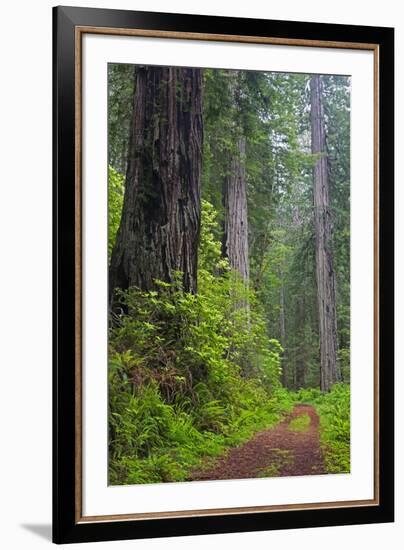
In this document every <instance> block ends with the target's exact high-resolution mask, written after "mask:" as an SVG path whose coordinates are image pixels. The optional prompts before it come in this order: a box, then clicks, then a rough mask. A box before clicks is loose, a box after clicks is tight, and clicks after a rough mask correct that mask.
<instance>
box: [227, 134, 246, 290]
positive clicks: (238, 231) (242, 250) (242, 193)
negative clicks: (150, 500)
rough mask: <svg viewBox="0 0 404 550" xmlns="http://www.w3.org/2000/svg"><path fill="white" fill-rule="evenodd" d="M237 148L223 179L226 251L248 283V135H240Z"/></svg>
mask: <svg viewBox="0 0 404 550" xmlns="http://www.w3.org/2000/svg"><path fill="white" fill-rule="evenodd" d="M237 149H238V150H237V151H236V152H235V153H234V154H232V155H231V158H230V163H229V171H228V174H227V175H226V177H225V179H224V183H223V204H224V234H223V255H224V256H226V257H227V258H228V259H229V264H230V267H231V268H232V269H234V270H235V271H238V273H239V274H240V275H241V278H242V280H243V281H244V282H245V283H246V284H247V283H248V279H249V263H248V219H247V193H246V180H245V138H244V137H240V138H239V139H238V143H237Z"/></svg>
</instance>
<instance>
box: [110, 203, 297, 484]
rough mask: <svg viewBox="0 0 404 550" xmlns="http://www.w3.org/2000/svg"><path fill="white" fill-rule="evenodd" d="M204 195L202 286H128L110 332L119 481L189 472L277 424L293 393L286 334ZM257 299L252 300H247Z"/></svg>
mask: <svg viewBox="0 0 404 550" xmlns="http://www.w3.org/2000/svg"><path fill="white" fill-rule="evenodd" d="M217 228H218V225H217V221H216V213H215V211H214V209H213V207H212V206H211V205H210V204H209V203H206V202H204V203H203V210H202V232H201V239H200V250H199V269H198V293H197V294H196V295H193V294H190V293H187V292H184V291H183V288H182V282H181V280H182V278H181V273H178V274H177V275H176V277H175V278H174V281H173V283H170V284H168V283H166V282H163V281H155V284H156V287H155V289H154V290H151V291H149V292H143V291H140V290H139V289H136V288H131V289H129V290H128V291H127V292H121V293H120V294H118V296H119V300H120V302H121V304H120V305H121V308H120V310H118V311H120V313H117V314H116V313H114V314H112V315H111V328H110V332H109V386H108V387H109V481H110V483H111V484H119V485H121V484H135V483H153V482H170V481H185V480H187V479H189V477H190V475H191V472H192V470H193V468H197V467H199V466H201V465H202V464H203V463H204V462H205V461H206V460H207V459H209V457H215V456H218V455H220V454H221V453H223V452H225V450H226V449H227V448H228V447H232V446H236V445H239V444H241V443H243V442H244V441H246V440H248V439H249V438H250V437H251V436H252V435H253V434H254V433H255V432H256V431H258V430H261V429H263V428H267V427H271V426H273V425H274V424H276V423H277V422H278V421H279V420H280V419H281V418H282V415H283V414H284V413H285V412H288V411H290V410H291V408H292V406H293V400H292V399H291V398H290V395H289V394H288V392H287V391H286V390H284V389H282V388H281V386H280V382H279V376H280V354H281V353H282V348H281V346H280V344H279V342H278V341H277V340H275V339H271V338H269V337H268V335H267V326H266V323H265V319H264V316H263V313H262V312H261V310H260V307H259V304H258V301H257V299H256V296H255V294H254V292H253V291H252V290H251V289H248V288H246V287H245V285H244V284H243V283H242V281H241V280H239V279H238V278H237V275H236V274H235V273H233V272H231V271H230V269H229V267H228V264H227V262H226V261H225V260H223V258H222V257H221V245H220V241H219V240H218V239H217V238H215V233H216V232H217ZM246 303H248V307H245V304H246Z"/></svg>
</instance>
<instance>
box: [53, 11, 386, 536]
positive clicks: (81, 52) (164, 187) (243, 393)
mask: <svg viewBox="0 0 404 550" xmlns="http://www.w3.org/2000/svg"><path fill="white" fill-rule="evenodd" d="M393 68H394V31H393V29H390V28H376V27H361V26H347V25H331V24H320V23H303V22H289V21H266V20H256V19H236V18H225V17H211V16H196V15H178V14H162V13H145V12H131V11H118V10H106V9H88V8H75V7H57V8H54V385H53V389H54V425H53V426H54V432H53V435H54V469H53V486H54V500H53V503H54V504H53V514H54V517H53V525H54V541H55V542H56V543H69V542H85V541H101V540H117V539H131V538H145V537H159V536H161V537H162V536H175V535H191V534H204V533H225V532H235V531H256V530H266V529H284V528H298V527H313V526H330V525H343V524H356V523H376V522H389V521H393V509H394V490H393V480H394V447H393V433H394V428H393V426H394V425H393V421H394V418H393V398H394V386H393V374H394V373H393V370H394V368H393V349H394V347H393V339H394V332H393V319H394V315H393V292H394V290H393V286H394V285H393V277H394V275H393V239H394V236H393V227H394V223H393V215H394V210H393V176H394V169H393V167H394V162H393V161H394V159H393V151H394V148H393V137H394V132H393V106H394V101H393V95H394V74H393Z"/></svg>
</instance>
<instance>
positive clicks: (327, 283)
mask: <svg viewBox="0 0 404 550" xmlns="http://www.w3.org/2000/svg"><path fill="white" fill-rule="evenodd" d="M310 90H311V147H312V153H314V154H317V155H320V157H319V158H318V160H317V162H316V164H315V167H314V189H313V198H314V228H315V236H316V279H317V297H318V317H319V333H320V387H321V390H323V391H328V390H329V389H330V388H331V386H332V385H333V384H335V382H338V381H339V380H340V379H341V376H340V372H339V366H338V364H337V315H336V307H335V272H334V261H333V253H332V248H331V243H332V223H331V213H330V198H329V184H328V170H327V156H326V139H325V121H324V111H323V104H322V83H321V78H320V76H319V75H313V76H312V77H311V81H310Z"/></svg>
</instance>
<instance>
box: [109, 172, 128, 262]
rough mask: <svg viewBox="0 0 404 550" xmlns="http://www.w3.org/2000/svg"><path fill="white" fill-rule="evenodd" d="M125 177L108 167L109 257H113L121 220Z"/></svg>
mask: <svg viewBox="0 0 404 550" xmlns="http://www.w3.org/2000/svg"><path fill="white" fill-rule="evenodd" d="M124 182H125V178H124V176H123V175H122V174H120V173H119V172H117V171H116V170H115V169H114V168H112V166H109V167H108V258H111V254H112V249H113V248H114V244H115V239H116V234H117V232H118V229H119V223H120V221H121V214H122V206H123V195H124Z"/></svg>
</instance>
